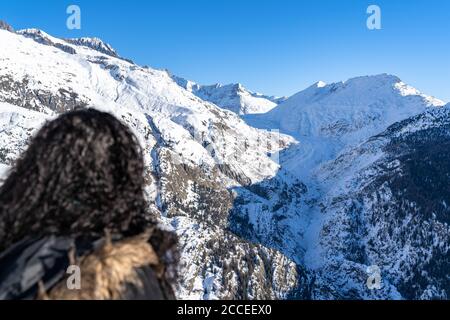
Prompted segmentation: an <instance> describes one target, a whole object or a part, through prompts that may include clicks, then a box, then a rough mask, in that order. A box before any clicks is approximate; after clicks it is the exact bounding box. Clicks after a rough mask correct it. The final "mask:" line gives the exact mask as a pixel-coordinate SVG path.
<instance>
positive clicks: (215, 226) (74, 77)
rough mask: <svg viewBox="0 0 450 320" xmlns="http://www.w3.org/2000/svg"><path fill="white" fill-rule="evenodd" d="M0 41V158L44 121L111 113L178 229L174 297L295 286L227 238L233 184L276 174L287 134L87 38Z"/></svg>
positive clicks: (255, 252)
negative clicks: (255, 123) (258, 125)
mask: <svg viewBox="0 0 450 320" xmlns="http://www.w3.org/2000/svg"><path fill="white" fill-rule="evenodd" d="M0 43H1V44H2V48H1V50H0V102H2V103H1V105H0V114H1V117H0V119H1V125H2V127H1V129H0V132H1V134H2V136H3V137H2V138H3V139H2V144H1V147H0V151H1V152H0V155H1V157H0V160H1V161H0V163H2V164H4V165H5V164H6V165H11V164H13V162H14V159H15V158H16V157H17V156H18V154H19V153H20V152H21V151H23V150H24V148H26V144H27V141H28V138H29V137H30V135H31V134H32V133H33V132H34V131H35V130H37V129H38V128H39V127H40V126H41V125H42V123H43V121H45V119H48V118H51V117H54V116H56V115H57V114H58V113H60V112H64V111H67V110H71V109H73V108H76V107H88V106H89V107H95V108H98V109H102V110H105V111H109V112H111V113H113V114H115V115H116V116H117V117H119V118H120V119H122V120H123V121H125V122H126V123H128V124H129V125H130V127H132V128H133V130H134V131H135V132H136V134H137V135H138V137H139V139H140V141H141V143H142V145H143V147H144V148H145V150H146V152H145V155H146V163H147V167H148V171H149V175H150V176H151V177H152V179H150V182H149V185H148V194H149V197H150V198H151V200H152V202H153V203H154V207H155V208H154V209H155V210H153V211H156V212H158V211H159V212H160V214H161V219H162V220H163V221H164V222H165V223H166V224H167V225H168V226H169V227H171V228H174V230H175V231H176V232H177V233H178V234H179V235H180V238H181V246H182V271H181V272H180V274H181V275H182V279H181V285H180V288H179V296H180V297H183V298H214V297H216V298H217V297H219V298H220V297H227V298H238V297H240V298H281V297H283V296H285V295H286V294H287V292H289V291H290V290H291V289H292V287H293V286H294V285H295V281H296V276H295V275H296V269H295V265H294V264H293V263H292V262H291V261H289V259H286V258H285V257H284V256H283V255H281V254H280V253H279V252H276V251H275V250H273V249H269V248H265V247H264V246H261V245H258V244H255V245H253V244H250V243H249V242H248V241H246V240H244V239H239V238H238V237H236V236H235V235H233V234H232V233H231V232H229V231H228V219H227V217H228V211H229V209H230V206H232V203H233V194H232V192H231V190H229V188H232V187H239V186H242V185H248V184H252V183H256V182H258V181H262V180H264V179H266V178H270V177H273V176H275V175H276V173H277V171H278V169H279V165H278V163H277V162H276V161H275V160H274V158H273V157H272V154H276V153H277V151H278V150H280V149H282V148H284V147H286V146H287V145H288V144H290V143H291V142H292V141H293V139H292V138H290V137H288V136H283V135H279V134H277V133H272V132H269V131H266V130H258V129H255V128H252V127H249V126H248V125H246V124H245V122H243V121H242V120H241V119H240V118H239V117H238V116H237V115H235V114H234V113H232V112H229V111H225V110H222V109H221V108H219V107H217V106H216V105H214V104H212V103H209V102H206V101H203V100H201V99H200V98H198V97H197V96H195V95H194V94H192V93H191V92H189V91H187V90H185V89H183V88H181V87H180V86H179V85H178V84H177V83H176V82H174V81H173V79H172V78H171V77H170V76H169V75H168V73H167V72H166V71H159V70H154V69H151V68H146V67H145V68H144V67H140V66H138V65H135V64H133V63H131V62H130V61H127V60H124V59H121V58H117V57H115V56H114V55H113V54H111V52H106V53H104V52H103V51H104V50H99V47H98V46H97V45H95V46H94V49H92V45H91V44H93V43H91V42H86V41H72V40H71V41H66V40H62V39H58V38H55V37H52V36H50V35H48V34H46V33H45V32H43V31H40V30H36V29H27V30H22V31H19V32H17V33H14V32H9V31H5V30H0ZM96 43H97V42H96ZM108 50H109V51H111V50H113V49H112V48H111V47H108ZM114 52H115V51H114ZM261 141H265V142H266V143H264V144H262V143H261ZM268 145H270V148H268V147H267V146H268ZM211 190H212V191H211ZM205 203H208V205H205ZM218 203H220V204H221V205H218ZM180 221H182V223H180ZM224 239H226V240H224ZM224 241H226V242H225V243H224ZM193 243H196V244H197V245H196V246H193V245H192V244H193ZM225 247H228V248H230V250H223V248H225ZM196 256H198V257H199V259H197V260H195V259H194V257H196ZM224 274H226V275H227V277H229V279H228V280H227V281H226V282H224V277H223V275H224ZM256 279H258V280H256ZM244 287H248V288H250V289H248V290H243V288H244Z"/></svg>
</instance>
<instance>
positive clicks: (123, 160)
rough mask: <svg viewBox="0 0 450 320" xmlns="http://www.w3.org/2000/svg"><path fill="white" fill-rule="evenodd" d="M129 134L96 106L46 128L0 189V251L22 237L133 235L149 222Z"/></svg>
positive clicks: (138, 158)
mask: <svg viewBox="0 0 450 320" xmlns="http://www.w3.org/2000/svg"><path fill="white" fill-rule="evenodd" d="M144 184H145V178H144V161H143V156H142V150H141V147H140V145H139V143H138V141H137V139H136V137H135V136H134V134H133V133H132V132H131V130H130V129H129V128H128V127H127V126H126V125H124V124H122V123H121V122H120V121H119V120H117V119H116V118H115V117H113V116H112V115H110V114H108V113H104V112H101V111H98V110H95V109H82V110H76V111H72V112H68V113H66V114H63V115H61V116H59V117H58V118H57V119H55V120H53V121H50V122H48V123H46V124H45V125H44V126H43V128H42V129H41V130H40V131H39V132H38V133H37V134H36V136H35V137H34V138H33V139H32V140H31V143H30V144H29V147H28V149H27V150H26V151H25V153H24V154H23V155H22V156H21V157H20V159H18V161H17V162H16V164H15V166H14V168H12V170H11V172H10V174H9V177H8V178H7V179H6V181H5V182H4V184H3V185H2V186H1V187H0V252H1V251H2V250H4V249H5V248H7V247H8V246H10V245H12V244H13V243H15V242H16V241H19V240H21V239H23V238H26V237H27V236H33V237H34V236H46V235H49V234H55V235H74V236H77V235H83V236H86V235H89V236H92V237H101V236H102V235H103V234H104V230H105V229H108V230H110V231H111V232H115V233H120V234H122V235H124V234H125V235H126V234H128V235H134V234H138V233H139V232H142V231H143V229H144V228H146V227H149V226H151V225H154V224H155V222H154V220H153V219H152V218H151V217H150V215H149V214H148V212H147V209H148V208H149V206H148V203H147V201H146V200H145V195H144Z"/></svg>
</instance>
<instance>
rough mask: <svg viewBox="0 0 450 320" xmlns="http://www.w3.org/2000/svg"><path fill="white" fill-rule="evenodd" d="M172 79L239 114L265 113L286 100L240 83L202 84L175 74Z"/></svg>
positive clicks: (200, 96)
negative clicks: (255, 91)
mask: <svg viewBox="0 0 450 320" xmlns="http://www.w3.org/2000/svg"><path fill="white" fill-rule="evenodd" d="M173 79H174V80H175V81H176V82H177V83H178V84H179V85H180V86H181V87H183V88H185V89H186V90H188V91H190V92H192V93H194V94H195V95H196V96H198V97H199V98H201V99H203V100H205V101H209V102H212V103H214V104H216V105H217V106H219V107H221V108H223V109H227V110H230V111H233V112H234V113H236V114H239V115H244V114H255V113H265V112H268V111H270V110H272V109H273V108H275V107H276V106H277V105H278V104H279V103H281V102H283V101H284V100H286V98H285V97H273V96H265V95H263V94H260V93H254V92H251V91H249V90H247V89H246V88H245V87H244V86H243V85H242V84H240V83H236V84H228V85H221V84H214V85H209V86H203V85H199V84H196V83H195V82H192V81H189V80H185V79H183V78H180V77H176V76H173Z"/></svg>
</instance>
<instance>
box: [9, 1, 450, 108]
mask: <svg viewBox="0 0 450 320" xmlns="http://www.w3.org/2000/svg"><path fill="white" fill-rule="evenodd" d="M70 4H77V5H79V6H80V8H81V13H82V29H81V30H79V31H78V30H75V31H73V30H68V29H67V28H66V19H67V17H68V15H67V14H66V8H67V6H68V5H70ZM370 4H376V5H378V6H380V8H381V12H382V30H375V31H370V30H368V29H367V28H366V19H367V17H368V15H367V14H366V9H367V7H368V6H369V5H370ZM0 19H4V20H6V21H8V22H9V23H10V24H12V25H13V26H14V27H15V28H16V29H21V28H28V27H36V28H40V29H43V30H45V31H46V32H48V33H50V34H52V35H55V36H60V37H78V36H98V37H100V38H102V39H104V40H105V41H107V42H109V43H110V44H111V45H112V46H113V47H115V48H116V49H117V50H118V51H119V53H120V54H121V55H122V56H125V57H128V58H131V59H133V60H134V61H136V62H137V63H139V64H142V65H149V66H152V67H155V68H167V69H169V70H170V71H171V72H172V73H174V74H177V75H180V76H183V77H185V78H188V79H191V80H194V81H196V82H199V83H202V84H210V83H215V82H220V83H231V82H241V83H243V84H244V85H245V86H247V87H248V88H249V89H251V90H255V91H259V92H262V93H265V94H274V95H291V94H293V93H295V92H297V91H299V90H301V89H304V88H305V87H307V86H309V85H310V84H312V83H313V82H316V81H317V80H323V81H325V82H333V81H340V80H345V79H347V78H350V77H353V76H359V75H367V74H378V73H385V72H386V73H391V74H395V75H397V76H399V77H400V78H402V79H403V80H404V81H405V82H407V83H409V84H411V85H413V86H415V87H417V88H418V89H419V90H421V91H423V92H425V93H428V94H431V95H434V96H436V97H438V98H441V99H443V100H445V101H450V56H449V55H450V1H448V0H410V1H408V0H395V1H392V0H386V1H385V0H371V1H366V0H339V1H338V0H191V1H186V0H185V1H181V0H150V1H143V0H127V1H106V0H105V1H103V0H95V1H92V0H89V1H86V0H78V1H77V0H71V1H65V0H42V1H24V0H15V1H0ZM0 50H1V44H0Z"/></svg>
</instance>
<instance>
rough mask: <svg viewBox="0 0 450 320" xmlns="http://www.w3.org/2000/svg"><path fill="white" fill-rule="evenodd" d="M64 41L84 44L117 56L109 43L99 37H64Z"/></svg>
mask: <svg viewBox="0 0 450 320" xmlns="http://www.w3.org/2000/svg"><path fill="white" fill-rule="evenodd" d="M66 41H67V42H69V43H71V44H74V45H77V46H84V47H88V48H90V49H94V50H96V51H98V52H101V53H104V54H107V55H109V56H112V57H118V55H117V52H116V50H115V49H114V48H113V47H112V46H111V45H109V44H108V43H106V42H104V41H103V40H101V39H100V38H96V37H93V38H90V37H82V38H72V39H66Z"/></svg>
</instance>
